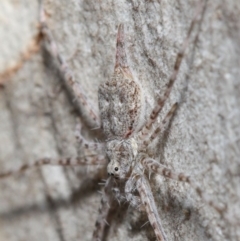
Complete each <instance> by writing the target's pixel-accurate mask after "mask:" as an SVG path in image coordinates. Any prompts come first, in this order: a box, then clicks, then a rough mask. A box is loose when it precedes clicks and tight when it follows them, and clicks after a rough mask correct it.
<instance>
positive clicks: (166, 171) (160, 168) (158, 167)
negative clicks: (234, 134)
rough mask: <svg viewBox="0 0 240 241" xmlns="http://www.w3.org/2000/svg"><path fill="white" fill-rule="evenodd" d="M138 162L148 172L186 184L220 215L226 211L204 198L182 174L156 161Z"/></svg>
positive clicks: (194, 185) (145, 159) (206, 197)
mask: <svg viewBox="0 0 240 241" xmlns="http://www.w3.org/2000/svg"><path fill="white" fill-rule="evenodd" d="M140 162H141V164H142V165H143V167H144V168H145V169H147V170H148V171H150V172H153V173H156V174H160V175H161V176H164V177H167V178H170V179H173V180H176V181H180V182H187V183H188V184H189V185H190V186H191V187H192V188H193V189H194V190H195V191H196V193H197V194H198V195H199V197H200V198H201V199H202V200H203V201H204V202H205V203H207V204H208V205H209V206H211V207H213V208H214V209H215V210H216V211H217V212H219V213H220V214H221V213H223V211H224V210H225V209H226V207H222V205H218V204H216V203H214V202H213V201H212V200H211V199H210V198H209V197H208V196H206V195H205V194H204V192H203V191H202V189H201V188H200V187H199V186H198V185H197V184H195V183H194V182H193V181H192V180H191V178H190V177H189V176H187V175H185V174H183V173H177V172H174V171H172V170H171V169H170V168H168V167H166V166H164V165H162V164H160V163H158V162H157V161H155V160H153V159H151V158H143V159H141V161H140Z"/></svg>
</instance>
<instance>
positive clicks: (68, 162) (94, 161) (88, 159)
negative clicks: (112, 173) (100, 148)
mask: <svg viewBox="0 0 240 241" xmlns="http://www.w3.org/2000/svg"><path fill="white" fill-rule="evenodd" d="M105 163H106V161H105V159H104V157H103V156H99V155H89V156H83V157H73V158H56V159H53V158H42V159H39V160H36V161H35V162H33V163H27V164H23V165H22V166H20V167H16V168H15V169H12V170H9V171H6V172H2V173H0V179H2V178H6V177H10V176H13V175H15V174H17V173H21V172H24V171H26V170H28V169H30V168H34V167H41V166H45V165H53V166H80V165H104V164H105Z"/></svg>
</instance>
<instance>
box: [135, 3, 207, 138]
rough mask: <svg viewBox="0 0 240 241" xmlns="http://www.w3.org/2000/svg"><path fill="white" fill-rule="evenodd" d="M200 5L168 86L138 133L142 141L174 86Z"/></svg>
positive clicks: (199, 11)
mask: <svg viewBox="0 0 240 241" xmlns="http://www.w3.org/2000/svg"><path fill="white" fill-rule="evenodd" d="M202 5H203V1H201V2H200V3H199V5H198V6H197V9H196V13H195V15H194V18H193V20H192V22H191V25H190V28H189V30H188V33H187V37H186V39H185V40H184V42H183V45H182V48H181V50H180V51H179V53H178V54H177V58H176V61H175V64H174V69H173V72H172V74H171V76H170V79H169V82H168V84H167V89H166V91H165V93H164V95H163V97H162V98H159V99H158V101H157V105H156V106H155V108H154V109H153V111H152V113H151V115H150V118H149V119H148V121H147V123H146V124H145V125H144V126H143V128H142V129H141V131H140V132H139V135H138V137H139V138H140V139H144V137H145V136H146V135H147V134H148V133H149V132H151V129H152V128H153V124H154V123H155V121H156V119H157V116H158V114H159V113H160V111H161V110H162V108H163V106H164V104H165V101H166V100H167V98H168V97H169V95H170V92H171V90H172V87H173V84H174V82H175V81H176V79H177V74H178V72H179V69H180V66H181V63H182V60H183V57H184V55H185V52H186V49H187V47H188V43H189V39H190V36H191V33H192V30H193V28H194V26H195V24H196V23H197V22H198V20H199V17H200V16H201V14H202V13H203V10H204V7H203V6H202Z"/></svg>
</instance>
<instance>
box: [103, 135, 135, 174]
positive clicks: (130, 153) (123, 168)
mask: <svg viewBox="0 0 240 241" xmlns="http://www.w3.org/2000/svg"><path fill="white" fill-rule="evenodd" d="M106 146H107V147H106V155H107V158H108V160H109V163H108V166H107V172H108V174H109V175H111V176H113V177H114V178H116V179H125V178H126V177H128V176H129V174H130V172H131V170H132V168H133V166H134V164H135V161H136V156H137V151H138V150H137V148H138V146H137V143H136V141H135V140H134V139H133V138H131V139H127V140H111V141H109V142H107V145H106Z"/></svg>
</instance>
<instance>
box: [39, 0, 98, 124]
mask: <svg viewBox="0 0 240 241" xmlns="http://www.w3.org/2000/svg"><path fill="white" fill-rule="evenodd" d="M40 31H41V33H42V35H43V37H44V39H45V41H46V42H47V43H48V44H49V48H48V50H49V52H50V54H51V55H52V56H53V57H54V58H55V59H56V60H57V62H58V64H59V65H60V70H61V72H62V75H63V77H64V80H65V82H66V83H67V85H69V86H70V87H71V88H72V90H73V93H74V95H75V96H76V98H77V100H78V102H79V104H80V106H81V107H82V108H81V109H82V110H83V112H84V113H86V118H88V120H89V121H88V122H90V123H91V124H92V125H93V126H95V127H99V126H100V120H99V117H98V115H97V114H96V112H95V110H94V109H93V107H92V106H91V104H90V103H89V101H88V99H87V97H86V95H85V94H84V91H83V89H82V87H81V85H80V84H79V83H77V82H76V81H75V80H74V77H73V75H72V72H71V70H70V69H69V67H68V64H67V62H66V61H65V60H64V59H63V57H62V56H61V55H60V54H59V52H58V48H57V44H56V43H55V42H54V39H53V37H52V35H51V33H50V31H49V29H48V26H47V24H46V20H45V14H44V9H43V1H40Z"/></svg>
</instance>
